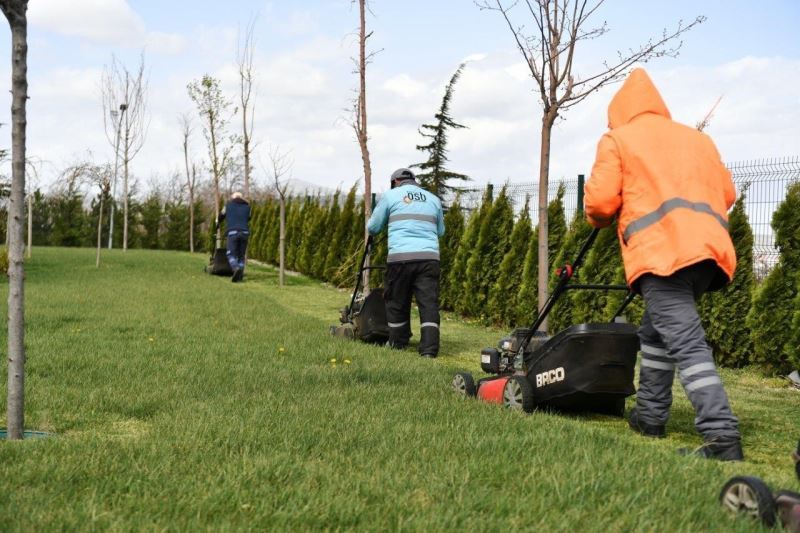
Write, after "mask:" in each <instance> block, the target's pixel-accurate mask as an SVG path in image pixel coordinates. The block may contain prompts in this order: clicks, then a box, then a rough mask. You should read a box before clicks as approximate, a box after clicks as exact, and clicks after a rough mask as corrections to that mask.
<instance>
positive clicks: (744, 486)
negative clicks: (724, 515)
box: [719, 476, 775, 527]
mask: <svg viewBox="0 0 800 533" xmlns="http://www.w3.org/2000/svg"><path fill="white" fill-rule="evenodd" d="M719 502H720V503H721V504H722V506H723V507H725V508H726V509H727V510H728V511H730V512H733V513H737V514H742V515H745V516H749V517H751V518H754V519H756V520H759V521H760V522H761V523H762V524H764V525H765V526H767V527H772V526H774V525H775V499H774V498H773V497H772V491H770V490H769V487H768V486H767V485H766V483H764V482H763V481H761V480H760V479H758V478H757V477H750V476H736V477H734V478H731V479H729V480H728V482H727V483H725V486H724V487H722V491H720V493H719Z"/></svg>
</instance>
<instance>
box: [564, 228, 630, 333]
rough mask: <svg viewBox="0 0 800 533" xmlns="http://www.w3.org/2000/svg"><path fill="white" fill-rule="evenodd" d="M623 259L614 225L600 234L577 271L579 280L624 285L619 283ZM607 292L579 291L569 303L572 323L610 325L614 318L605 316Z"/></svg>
mask: <svg viewBox="0 0 800 533" xmlns="http://www.w3.org/2000/svg"><path fill="white" fill-rule="evenodd" d="M621 265H622V256H621V251H620V247H619V238H618V237H617V225H616V223H614V224H613V225H611V226H610V227H608V228H606V229H602V230H600V233H599V234H598V236H597V239H596V240H595V241H594V245H593V246H592V249H591V250H589V253H588V254H587V255H586V260H585V262H584V264H583V266H582V267H581V269H580V270H579V271H578V279H579V280H580V281H581V282H583V283H604V284H607V283H621V282H622V280H620V279H619V277H618V276H619V275H620V266H621ZM609 297H610V294H609V292H608V291H593V290H587V291H577V292H575V294H574V295H573V296H572V298H571V299H570V305H572V308H573V310H572V320H573V321H574V322H575V323H576V324H582V323H589V322H607V321H608V320H610V318H611V316H610V315H608V314H606V308H607V305H608V299H609Z"/></svg>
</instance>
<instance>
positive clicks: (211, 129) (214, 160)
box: [208, 113, 221, 248]
mask: <svg viewBox="0 0 800 533" xmlns="http://www.w3.org/2000/svg"><path fill="white" fill-rule="evenodd" d="M208 124H209V132H210V134H211V167H212V168H211V170H212V172H213V174H214V226H215V227H216V228H217V231H216V235H215V238H216V242H215V244H214V247H215V248H219V247H220V246H221V238H220V232H219V212H220V208H219V179H220V173H221V172H220V168H219V158H218V157H217V134H216V132H215V131H214V117H213V115H212V114H211V113H209V114H208Z"/></svg>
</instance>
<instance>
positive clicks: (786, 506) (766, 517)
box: [719, 442, 800, 533]
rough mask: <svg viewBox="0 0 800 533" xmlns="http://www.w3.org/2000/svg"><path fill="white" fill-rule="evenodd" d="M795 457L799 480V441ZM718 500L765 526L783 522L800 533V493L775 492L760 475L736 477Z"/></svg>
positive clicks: (786, 527)
mask: <svg viewBox="0 0 800 533" xmlns="http://www.w3.org/2000/svg"><path fill="white" fill-rule="evenodd" d="M792 459H793V460H794V468H795V473H796V474H797V479H798V480H800V442H798V443H797V450H795V452H794V453H793V454H792ZM719 501H720V503H721V504H722V506H723V507H725V509H727V510H728V511H731V512H733V513H736V514H741V515H745V516H748V517H750V518H753V519H755V520H758V521H760V522H761V523H762V524H763V525H764V526H767V527H773V526H775V525H776V524H778V523H780V524H781V525H783V527H784V528H785V529H786V531H790V532H791V533H800V493H797V492H792V491H790V490H779V491H778V492H776V493H774V494H773V493H772V491H771V490H770V488H769V486H768V485H767V484H766V483H764V482H763V481H762V480H760V479H759V478H757V477H751V476H736V477H734V478H731V479H729V480H728V482H727V483H725V485H724V486H723V487H722V490H721V491H720V493H719Z"/></svg>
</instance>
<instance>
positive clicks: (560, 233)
mask: <svg viewBox="0 0 800 533" xmlns="http://www.w3.org/2000/svg"><path fill="white" fill-rule="evenodd" d="M565 192H566V188H565V187H564V183H563V182H562V183H560V184H559V185H558V190H557V191H556V197H555V198H553V199H552V200H550V203H549V204H547V220H548V222H547V226H548V236H547V247H548V250H549V252H548V257H549V258H550V265H549V266H550V267H552V266H553V260H554V259H555V256H556V255H557V254H558V251H559V249H560V248H561V245H562V244H563V241H564V236H565V235H566V234H567V217H566V215H565V214H564V193H565Z"/></svg>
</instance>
